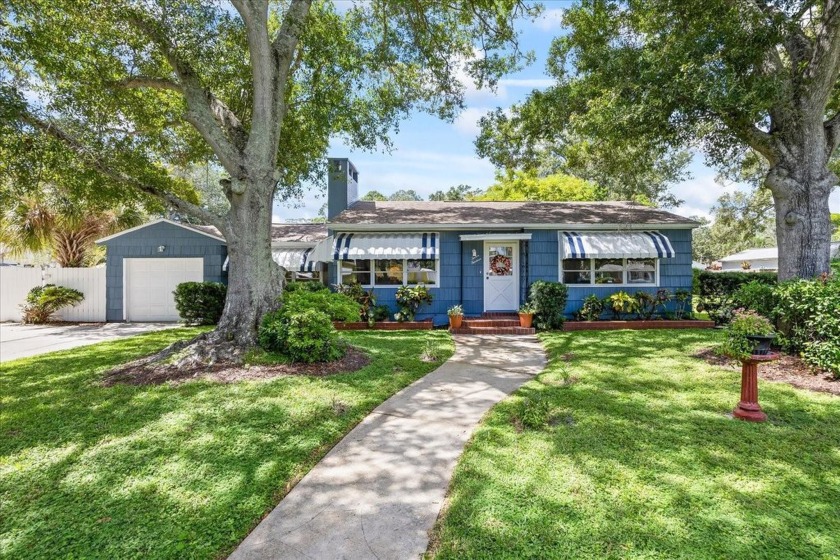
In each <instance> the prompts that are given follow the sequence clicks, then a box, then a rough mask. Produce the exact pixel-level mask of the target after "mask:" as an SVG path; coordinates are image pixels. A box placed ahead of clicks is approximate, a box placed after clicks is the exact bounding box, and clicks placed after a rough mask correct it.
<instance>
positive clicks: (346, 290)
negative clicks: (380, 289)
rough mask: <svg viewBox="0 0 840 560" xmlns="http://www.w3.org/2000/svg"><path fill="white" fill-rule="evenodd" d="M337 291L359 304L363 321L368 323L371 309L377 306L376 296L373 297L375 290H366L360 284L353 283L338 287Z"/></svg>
mask: <svg viewBox="0 0 840 560" xmlns="http://www.w3.org/2000/svg"><path fill="white" fill-rule="evenodd" d="M335 291H336V292H338V293H339V294H344V295H345V296H347V297H349V298H350V299H352V300H353V301H355V302H356V303H358V304H359V310H360V312H361V317H362V320H363V321H367V320H368V319H369V317H368V314H369V313H370V310H371V308H373V307H375V306H376V296H375V295H373V290H365V289H364V288H363V287H362V285H361V284H359V283H358V282H351V283H349V284H338V285H336V287H335ZM374 318H375V317H374Z"/></svg>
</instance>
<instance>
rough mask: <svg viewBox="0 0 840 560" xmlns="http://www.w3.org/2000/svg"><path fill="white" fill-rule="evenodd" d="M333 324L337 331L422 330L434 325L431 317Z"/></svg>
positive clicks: (334, 322)
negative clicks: (418, 319) (402, 321)
mask: <svg viewBox="0 0 840 560" xmlns="http://www.w3.org/2000/svg"><path fill="white" fill-rule="evenodd" d="M333 326H335V328H336V330H339V331H364V330H373V331H423V330H432V329H433V328H434V327H435V325H434V323H432V320H431V319H428V320H426V321H405V322H404V323H399V322H397V321H377V322H376V323H374V325H373V326H372V327H371V326H369V325H368V324H367V323H366V322H363V321H359V322H352V323H343V322H341V321H333Z"/></svg>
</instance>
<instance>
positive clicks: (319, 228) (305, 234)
mask: <svg viewBox="0 0 840 560" xmlns="http://www.w3.org/2000/svg"><path fill="white" fill-rule="evenodd" d="M181 225H182V226H184V227H187V228H190V229H195V230H198V231H201V232H204V233H209V234H210V235H215V236H217V237H224V236H223V235H222V234H221V232H219V230H218V229H216V228H215V227H213V226H197V225H193V224H186V223H183V222H182V223H181ZM326 238H327V226H326V224H271V240H272V241H274V242H277V243H318V242H319V241H321V240H322V239H326Z"/></svg>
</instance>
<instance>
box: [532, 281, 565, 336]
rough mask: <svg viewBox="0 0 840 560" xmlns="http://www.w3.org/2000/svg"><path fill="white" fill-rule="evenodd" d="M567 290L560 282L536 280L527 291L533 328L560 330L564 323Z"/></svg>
mask: <svg viewBox="0 0 840 560" xmlns="http://www.w3.org/2000/svg"><path fill="white" fill-rule="evenodd" d="M568 297H569V289H568V288H567V287H566V285H565V284H562V283H560V282H546V281H545V280H537V281H536V282H534V283H533V284H531V287H530V288H529V290H528V301H529V302H530V303H531V304H532V305H533V306H534V308H535V310H536V314H535V315H534V326H535V327H537V328H538V329H540V330H550V329H558V330H559V329H562V328H563V323H564V322H565V321H566V316H565V311H566V300H567V299H568Z"/></svg>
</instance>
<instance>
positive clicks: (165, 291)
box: [102, 159, 700, 325]
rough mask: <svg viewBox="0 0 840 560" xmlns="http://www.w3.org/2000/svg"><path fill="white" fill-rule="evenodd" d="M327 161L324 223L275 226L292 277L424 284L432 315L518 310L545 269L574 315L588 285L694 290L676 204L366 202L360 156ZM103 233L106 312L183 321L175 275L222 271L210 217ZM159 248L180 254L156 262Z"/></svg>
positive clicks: (383, 288) (276, 249) (685, 231)
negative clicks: (174, 294)
mask: <svg viewBox="0 0 840 560" xmlns="http://www.w3.org/2000/svg"><path fill="white" fill-rule="evenodd" d="M329 167H330V175H329V180H328V203H327V207H328V212H327V224H326V225H324V224H275V225H274V226H272V250H273V255H274V259H275V261H276V262H277V263H278V264H279V265H280V266H282V267H283V268H285V269H286V271H287V278H288V279H289V280H316V281H321V282H323V283H325V284H329V285H335V284H346V283H349V282H358V283H359V284H361V285H362V286H364V287H366V288H368V289H372V290H373V292H374V293H375V295H376V297H377V303H380V304H385V305H388V306H389V307H390V308H391V309H392V310H394V311H396V308H397V304H396V291H397V288H399V287H400V286H403V285H417V284H423V285H425V286H426V287H428V288H429V291H430V292H431V294H432V297H433V303H432V304H431V305H429V306H426V307H424V308H421V309H420V311H419V313H418V315H417V319H419V320H423V319H429V318H430V319H432V320H433V321H434V323H435V324H436V325H443V324H446V322H447V320H448V319H447V314H446V311H447V309H448V308H450V307H452V306H454V305H459V304H460V305H462V306H463V308H464V312H465V314H466V315H467V316H479V315H482V314H484V313H504V312H514V311H516V310H517V309H518V308H519V306H520V304H521V303H523V302H524V301H525V300H526V298H527V293H528V287H529V286H530V285H531V284H532V283H533V282H535V281H537V280H547V281H552V282H558V281H559V282H563V283H565V284H566V285H567V286H568V287H569V299H568V304H567V308H566V312H567V314H568V315H572V314H573V313H574V312H575V311H577V310H578V309H579V308H580V306H581V305H582V303H583V300H584V298H586V296H588V295H590V294H595V295H597V296H598V297H604V296H607V295H609V294H612V293H614V292H617V291H620V290H623V291H626V292H630V293H635V292H637V291H640V290H643V291H648V292H651V293H655V292H656V291H657V290H660V289H667V290H668V291H670V292H674V291H676V290H678V289H685V290H690V289H691V284H692V269H691V263H692V261H691V232H692V229H693V228H696V227H698V226H699V225H700V224H699V223H697V222H695V221H693V220H690V219H687V218H684V217H682V216H679V215H677V214H673V213H671V212H667V211H664V210H659V209H656V208H650V207H648V206H643V205H640V204H635V203H630V202H368V201H360V200H358V178H359V174H358V171H357V170H356V168H355V167H354V166H353V164H352V163H351V162H350V161H349V160H348V159H330V160H329ZM173 228H174V229H173ZM178 230H181V231H178ZM102 242H103V244H105V245H106V246H107V248H108V259H107V266H108V320H109V321H110V320H115V321H119V320H141V318H142V320H176V319H177V314H175V312H174V303H169V302H170V301H171V291H172V289H174V286H175V285H177V282H179V281H184V280H183V279H184V278H187V277H189V279H190V280H193V279H199V280H200V279H204V280H220V281H224V280H225V278H226V269H227V262H226V260H225V256H226V247H225V244H224V239H222V237H221V235H220V234H219V232H218V231H216V230H215V229H214V228H208V227H203V226H189V225H185V224H177V223H175V222H168V221H158V222H153V223H151V224H147V225H145V226H141V227H140V228H134V229H133V230H128V231H126V232H122V233H120V234H117V235H115V236H111V237H109V238H106V239H105V240H102ZM161 248H163V249H162V250H161ZM127 258H128V259H132V261H131V262H130V263H128V266H126V264H124V263H126V260H125V259H127ZM159 258H170V259H173V258H175V259H182V261H181V262H177V261H169V262H168V263H166V265H160V266H155V264H154V262H152V260H153V259H159ZM184 259H185V260H184ZM189 259H193V261H192V262H187V261H188V260H189ZM196 259H200V260H196ZM176 264H177V266H175V265H176ZM164 284H166V285H165V286H164ZM147 299H151V300H154V302H153V304H151V305H150V304H149V303H148V301H146V300H147ZM164 299H165V300H166V302H163V300H164ZM158 300H161V301H158ZM167 305H168V307H167ZM164 308H165V309H164ZM173 314H174V316H173Z"/></svg>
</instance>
